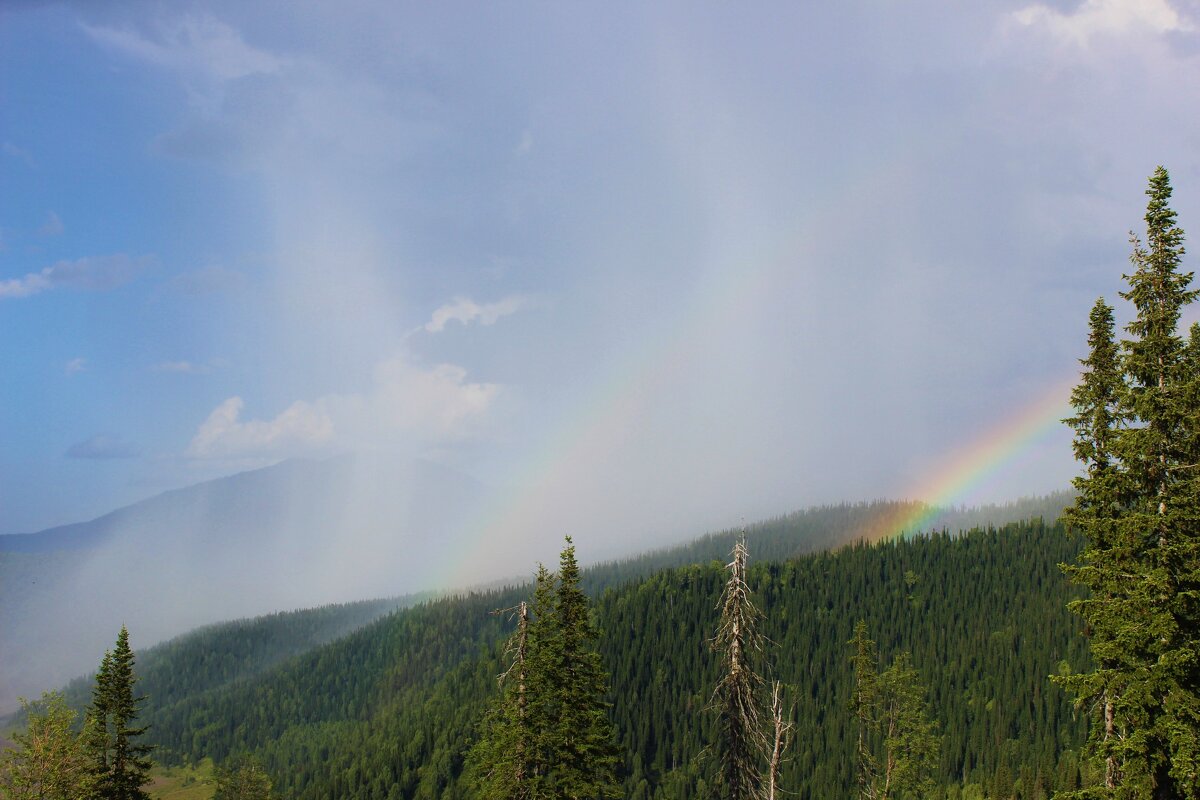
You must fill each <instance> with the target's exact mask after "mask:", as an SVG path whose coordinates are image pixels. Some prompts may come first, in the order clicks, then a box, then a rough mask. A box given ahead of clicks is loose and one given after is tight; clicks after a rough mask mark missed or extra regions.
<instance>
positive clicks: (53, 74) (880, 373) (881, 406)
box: [0, 0, 1200, 541]
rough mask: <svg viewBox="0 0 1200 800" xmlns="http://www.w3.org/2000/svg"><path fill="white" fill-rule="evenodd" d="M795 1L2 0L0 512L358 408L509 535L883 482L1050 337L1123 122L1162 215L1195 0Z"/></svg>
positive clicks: (1065, 366)
mask: <svg viewBox="0 0 1200 800" xmlns="http://www.w3.org/2000/svg"><path fill="white" fill-rule="evenodd" d="M809 5H812V4H762V5H758V6H755V7H753V8H746V7H738V8H734V7H732V6H728V5H722V4H692V3H689V4H653V5H652V6H647V5H643V4H611V3H606V4H597V5H594V6H590V7H589V6H583V5H580V4H569V5H561V4H482V3H480V4H457V3H437V4H396V3H383V2H379V3H374V2H351V3H341V4H336V7H334V5H333V4H327V3H303V2H302V3H273V2H265V3H254V4H246V3H240V2H228V3H224V2H211V3H149V2H146V3H142V2H126V3H120V2H118V3H106V4H97V3H85V2H79V3H70V2H46V3H37V2H25V3H16V4H8V5H6V7H5V9H4V10H2V11H0V108H2V111H3V113H0V185H2V186H3V188H4V191H3V192H0V365H3V369H4V372H5V380H4V384H3V385H4V389H3V395H2V397H0V532H23V531H31V530H37V529H40V528H43V527H47V526H50V525H53V524H60V523H64V522H70V521H76V520H80V519H85V518H89V517H91V516H95V515H97V514H100V513H103V512H105V511H108V510H111V509H112V508H115V507H117V506H119V505H122V504H125V503H128V502H132V501H134V500H137V499H140V498H143V497H146V496H149V495H152V494H154V493H157V492H160V491H163V490H165V489H169V488H173V487H177V486H181V485H185V484H188V483H192V482H195V481H198V480H203V479H206V478H211V477H215V476H219V475H223V474H228V473H231V472H235V471H238V470H242V469H246V468H251V467H255V466H261V465H265V464H269V463H272V462H273V461H277V460H279V459H282V458H287V457H292V456H313V457H321V456H326V455H332V454H336V453H341V452H347V451H361V450H378V451H387V452H389V453H390V452H400V453H405V454H411V455H414V456H420V457H423V458H429V459H433V460H437V461H440V462H443V463H446V464H448V465H450V466H453V467H455V468H456V469H459V470H461V471H463V472H465V473H467V474H469V475H472V476H474V477H476V478H478V479H480V480H481V481H482V482H483V483H484V484H485V485H486V486H488V487H491V490H492V491H493V492H494V493H495V495H496V496H495V498H494V499H493V503H492V505H493V508H494V509H495V514H494V515H493V516H491V517H489V518H487V519H485V520H481V522H480V524H487V525H495V526H496V527H497V530H498V531H501V532H502V531H505V530H507V531H508V532H510V533H513V535H517V532H519V531H522V530H524V531H550V530H553V531H555V535H558V533H561V532H562V531H563V530H571V531H574V532H576V533H577V534H578V535H585V534H586V532H587V531H589V530H591V531H610V532H611V531H613V530H621V531H623V532H624V533H623V534H622V535H624V536H626V537H628V538H629V539H630V541H644V540H645V537H647V536H652V535H660V534H661V535H667V534H678V533H680V532H689V531H692V532H694V530H695V529H696V527H697V526H701V527H707V526H709V525H716V524H725V523H729V522H733V521H736V520H738V519H740V518H742V517H746V518H754V517H757V516H760V515H764V514H773V513H780V512H783V511H787V510H789V509H792V508H796V507H801V506H804V505H807V504H810V503H817V502H830V501H839V500H855V499H863V498H873V497H880V496H903V495H904V494H905V492H906V490H908V489H909V488H910V487H913V486H917V485H921V484H922V476H923V475H927V474H930V473H933V472H936V471H937V469H938V468H939V465H940V464H942V463H944V462H945V461H946V460H947V459H949V458H951V457H952V456H953V455H954V454H955V453H956V452H961V451H962V450H963V449H964V448H969V447H970V445H971V442H972V441H975V440H976V439H978V438H979V437H980V436H982V435H983V434H985V433H986V432H987V431H989V430H991V429H992V428H994V427H995V426H996V425H997V424H998V423H999V422H1000V421H1002V420H1004V419H1006V418H1008V417H1011V416H1012V415H1013V414H1014V413H1016V412H1017V411H1018V410H1019V409H1020V408H1022V407H1024V406H1026V405H1028V404H1030V403H1033V402H1036V401H1037V400H1038V398H1040V397H1041V396H1042V394H1044V391H1045V389H1046V387H1049V386H1052V385H1054V384H1056V383H1061V381H1062V380H1063V378H1064V377H1066V376H1069V375H1070V374H1071V371H1072V370H1073V369H1074V368H1075V359H1077V358H1079V357H1080V356H1081V355H1082V348H1083V342H1084V336H1085V326H1086V316H1087V311H1088V309H1089V307H1090V306H1091V304H1092V302H1093V301H1094V300H1095V298H1096V297H1097V296H1098V295H1101V294H1103V295H1106V296H1107V297H1109V298H1110V300H1112V299H1115V294H1116V291H1117V290H1118V289H1119V288H1120V276H1121V273H1122V271H1124V270H1125V268H1126V264H1127V255H1128V250H1129V248H1128V244H1127V241H1126V240H1127V236H1128V231H1129V230H1130V229H1134V228H1137V227H1138V226H1139V225H1140V224H1141V215H1142V213H1143V209H1144V197H1143V195H1142V192H1143V189H1144V186H1145V179H1146V176H1148V175H1149V174H1150V172H1151V171H1152V170H1153V169H1154V167H1155V166H1156V165H1157V164H1159V163H1162V164H1165V165H1166V166H1167V167H1168V168H1169V169H1170V170H1171V173H1172V176H1173V180H1174V184H1175V187H1176V203H1175V206H1176V208H1177V210H1178V211H1179V212H1180V217H1181V222H1182V224H1183V226H1184V228H1185V229H1188V230H1194V229H1196V227H1197V225H1200V222H1198V221H1200V155H1198V154H1200V111H1197V109H1200V82H1197V81H1196V80H1195V78H1194V76H1195V75H1197V74H1200V63H1198V62H1200V33H1198V30H1200V29H1198V26H1200V5H1198V4H1197V3H1196V2H1192V1H1185V0H1141V1H1140V2H1135V0H1084V1H1083V2H1079V1H1078V0H1067V1H1065V2H1053V3H1049V2H1048V3H1033V2H1028V0H1018V1H1017V2H992V1H991V0H984V1H983V2H976V3H969V4H963V3H950V2H911V3H904V4H893V3H836V4H816V5H813V7H807V6H809ZM1193 316H1194V315H1193ZM1068 444H1069V440H1068V437H1067V436H1066V434H1065V433H1064V432H1062V431H1057V432H1050V433H1047V434H1046V435H1044V436H1042V437H1040V438H1037V439H1036V440H1032V441H1030V442H1029V443H1028V446H1027V447H1025V448H1024V449H1023V450H1022V451H1021V452H1020V453H1019V454H1018V458H1017V459H1016V460H1015V461H1014V462H1013V463H1012V464H1008V465H1000V468H998V469H997V471H996V473H995V474H994V475H992V476H989V480H986V481H983V482H982V483H981V484H980V487H981V488H979V489H978V494H977V495H976V496H972V497H964V498H962V499H963V500H964V501H973V500H996V499H1004V498H1007V497H1011V496H1015V495H1018V494H1025V493H1032V492H1041V491H1049V490H1052V489H1056V488H1060V487H1064V486H1065V485H1066V484H1067V482H1068V480H1069V478H1070V476H1071V475H1072V474H1073V473H1074V466H1073V464H1072V462H1071V459H1070V453H1069V447H1068ZM514 498H515V499H514ZM497 535H499V534H497Z"/></svg>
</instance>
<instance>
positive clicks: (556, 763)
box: [538, 536, 620, 800]
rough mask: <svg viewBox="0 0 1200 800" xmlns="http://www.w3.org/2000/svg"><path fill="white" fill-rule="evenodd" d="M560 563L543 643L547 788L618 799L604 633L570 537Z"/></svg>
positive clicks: (578, 799)
mask: <svg viewBox="0 0 1200 800" xmlns="http://www.w3.org/2000/svg"><path fill="white" fill-rule="evenodd" d="M566 542H567V546H566V547H565V548H563V551H562V554H561V555H560V557H559V565H558V576H557V577H558V582H557V583H558V585H557V587H556V592H555V602H554V611H553V615H552V617H551V624H550V625H549V626H548V627H543V628H541V630H542V632H544V633H545V634H546V635H545V637H544V638H543V640H542V641H541V642H540V643H539V645H538V646H539V647H541V648H542V655H543V656H545V657H546V661H547V663H548V664H549V666H550V667H551V669H550V671H549V674H548V676H547V677H548V679H549V686H550V691H549V699H550V703H549V711H550V715H549V716H550V719H549V722H550V723H551V724H549V725H548V726H547V727H546V734H547V738H548V749H549V751H550V753H551V757H550V773H549V776H548V781H547V783H548V785H549V787H550V789H551V792H550V796H551V797H556V798H564V800H566V799H567V798H570V799H571V800H583V798H603V797H618V796H620V791H619V788H618V785H617V773H616V769H617V760H618V759H617V746H616V730H615V729H614V728H613V725H612V722H611V721H610V720H609V718H608V708H609V704H608V702H607V701H606V700H605V695H606V694H607V693H608V674H607V672H605V670H604V666H603V664H601V662H600V654H599V653H598V652H597V651H596V640H597V638H598V637H599V632H598V631H597V630H596V627H595V625H594V624H593V623H592V618H591V606H590V604H589V602H588V599H587V596H586V595H585V594H584V593H583V590H582V589H581V588H580V586H579V564H578V563H577V561H576V559H575V545H574V544H573V543H572V541H571V537H569V536H568V537H567V539H566Z"/></svg>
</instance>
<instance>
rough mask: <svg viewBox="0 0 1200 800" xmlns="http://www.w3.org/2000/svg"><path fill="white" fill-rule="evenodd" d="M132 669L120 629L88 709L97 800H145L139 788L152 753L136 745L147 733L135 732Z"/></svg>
mask: <svg viewBox="0 0 1200 800" xmlns="http://www.w3.org/2000/svg"><path fill="white" fill-rule="evenodd" d="M133 665H134V656H133V650H131V649H130V647H129V631H128V630H126V629H125V626H124V625H122V626H121V632H120V633H119V634H118V635H117V642H116V645H115V646H114V647H113V649H112V650H110V651H108V652H106V653H105V654H104V659H103V660H102V661H101V662H100V670H99V671H98V672H97V673H96V686H95V689H94V690H93V692H92V705H91V708H90V709H89V710H88V719H89V723H90V724H91V725H92V726H93V727H92V730H93V733H92V735H91V743H90V744H91V749H92V753H93V758H92V761H93V764H95V766H96V770H97V785H96V796H97V797H98V798H100V799H101V800H149V795H148V794H147V793H146V791H145V789H144V788H143V787H144V786H145V785H146V784H147V783H149V781H150V775H149V773H150V759H149V758H147V756H148V755H149V753H150V751H151V750H152V749H153V748H152V747H151V746H149V745H145V744H141V743H139V742H138V741H137V740H138V737H140V736H141V735H142V734H143V733H145V731H146V729H145V728H135V727H133V722H134V720H135V719H136V718H137V715H138V710H139V709H138V706H139V705H140V704H141V703H142V702H143V701H144V700H145V698H144V697H137V696H135V695H134V684H135V683H136V682H137V678H136V677H135V676H134V673H133Z"/></svg>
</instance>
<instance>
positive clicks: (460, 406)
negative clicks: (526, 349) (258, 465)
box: [187, 356, 499, 458]
mask: <svg viewBox="0 0 1200 800" xmlns="http://www.w3.org/2000/svg"><path fill="white" fill-rule="evenodd" d="M466 378H467V374H466V370H464V369H462V368H461V367H458V366H455V365H452V364H439V365H437V366H435V367H433V368H432V369H423V368H421V367H418V366H415V365H413V364H412V363H411V362H410V361H409V360H408V359H407V358H405V357H403V356H401V357H396V358H392V359H388V360H386V361H383V362H381V363H380V364H378V365H377V366H376V368H375V371H374V380H373V386H372V388H371V390H370V391H368V392H364V393H355V394H330V395H326V396H324V397H320V398H318V399H317V400H315V401H312V402H309V401H305V400H299V401H297V402H295V403H293V404H292V405H291V406H289V407H288V408H287V409H286V410H284V411H283V412H282V413H280V414H279V415H278V416H276V417H275V418H274V419H270V420H245V421H244V420H242V419H241V412H242V408H243V405H244V404H243V401H242V399H241V398H240V397H231V398H229V399H228V400H226V401H225V402H223V403H221V404H220V405H219V406H217V408H216V409H214V410H213V412H212V413H211V414H209V416H208V419H206V420H205V421H204V423H203V424H201V425H200V428H199V429H198V430H197V431H196V435H195V436H194V437H193V438H192V441H191V444H190V445H189V446H188V448H187V455H188V456H190V457H193V458H282V457H287V456H294V455H302V454H313V453H323V452H329V451H330V450H334V449H343V448H350V449H370V448H374V447H379V446H389V445H415V446H420V445H426V444H436V443H444V442H447V441H454V440H457V439H461V438H464V437H466V436H469V435H470V433H471V431H472V425H473V424H474V423H475V422H476V421H477V420H478V419H479V418H480V417H482V415H483V414H484V413H485V412H486V411H487V410H488V408H489V407H490V406H491V404H492V401H493V400H494V398H495V396H496V394H497V393H498V391H499V386H497V385H496V384H489V383H469V382H467V379H466Z"/></svg>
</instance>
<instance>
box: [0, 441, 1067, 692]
mask: <svg viewBox="0 0 1200 800" xmlns="http://www.w3.org/2000/svg"><path fill="white" fill-rule="evenodd" d="M1069 499H1070V498H1069V495H1066V494H1062V495H1052V496H1049V497H1046V498H1035V499H1033V500H1028V501H1022V502H1020V503H1017V504H1010V505H1008V506H991V507H984V508H982V509H972V510H963V509H958V510H951V511H950V512H948V513H949V516H945V517H942V518H939V519H938V520H937V521H935V523H933V524H931V525H930V526H929V527H931V528H936V529H940V528H942V527H947V528H949V529H950V530H951V531H956V530H960V529H963V528H968V527H972V526H975V525H987V524H993V525H1001V524H1003V523H1006V522H1010V521H1013V520H1024V519H1029V518H1030V517H1036V516H1041V517H1043V518H1045V519H1046V521H1047V522H1049V521H1051V520H1052V519H1053V518H1055V517H1056V516H1057V511H1058V510H1059V509H1061V508H1062V506H1063V505H1065V504H1066V503H1067V502H1069ZM484 502H485V492H484V487H482V486H481V485H479V484H478V483H477V482H476V481H474V480H473V479H472V478H469V477H467V476H465V475H462V474H461V473H458V472H456V471H454V470H452V469H449V468H447V467H444V466H441V465H438V464H434V463H430V462H427V461H416V462H413V461H398V460H394V459H383V458H377V457H371V458H366V457H343V458H338V459H331V460H326V461H308V460H293V461H286V462H283V463H280V464H277V465H275V466H272V467H267V468H265V469H259V470H254V471H250V472H243V473H240V474H237V475H232V476H230V477H226V478H221V479H218V480H213V481H207V482H205V483H200V484H196V485H194V486H189V487H186V488H183V489H178V490H175V491H170V492H165V493H163V494H160V495H157V496H155V497H152V498H150V499H148V500H145V501H142V502H140V503H135V504H133V505H130V506H127V507H125V508H121V509H118V510H116V511H113V512H112V513H109V514H106V515H104V516H102V517H98V518H97V519H94V520H91V521H90V522H83V523H76V524H72V525H64V526H61V527H57V528H51V529H49V530H45V531H41V532H38V533H31V534H19V535H5V536H0V713H3V712H4V711H6V710H10V709H12V708H13V707H15V705H16V698H17V696H18V695H25V696H36V695H38V694H39V693H40V692H41V691H43V690H45V689H49V688H53V687H55V686H61V685H62V684H64V683H66V682H67V681H68V680H70V679H72V678H74V677H76V676H79V675H83V674H87V673H90V672H92V671H94V670H95V668H96V665H97V664H99V661H100V658H101V656H102V655H103V653H104V651H105V649H107V648H108V647H110V646H111V645H112V643H113V641H114V639H115V638H116V634H117V631H118V630H119V629H120V627H121V625H122V624H125V625H127V626H128V627H129V630H130V634H131V639H132V642H133V645H134V647H135V649H142V648H146V647H148V646H149V645H152V644H154V643H156V642H159V641H162V640H164V639H168V638H170V637H173V636H176V635H178V634H181V633H183V632H185V631H188V630H191V629H193V628H195V627H197V626H200V625H206V624H210V623H215V622H219V621H221V620H228V619H236V618H242V617H247V616H251V615H257V614H269V613H272V612H277V611H283V610H288V609H296V608H309V607H313V606H320V605H324V604H330V603H345V602H350V601H357V600H362V599H365V598H373V597H375V598H377V597H392V596H397V595H402V594H410V593H413V592H420V591H427V590H433V589H439V588H442V589H444V588H453V587H445V586H442V585H440V584H442V583H443V582H444V581H445V578H444V576H445V575H446V574H447V565H453V564H454V563H456V561H457V559H458V558H459V556H460V555H461V553H462V552H464V551H465V550H466V549H467V548H470V547H471V546H472V545H473V543H474V542H476V541H477V540H478V538H477V537H478V535H479V532H478V531H476V530H474V526H475V525H477V520H478V519H480V515H479V510H480V508H481V506H482V505H483V504H484ZM908 507H913V508H915V505H914V504H911V503H909V504H905V503H893V502H885V501H879V502H875V503H860V504H854V505H844V506H830V507H825V508H817V509H809V510H807V511H802V512H797V513H795V514H791V515H787V516H785V517H780V518H778V519H775V520H770V521H767V522H765V523H760V524H758V525H755V526H752V527H753V528H754V531H755V536H756V538H757V541H758V543H757V545H756V547H757V549H756V551H755V552H756V553H757V554H758V557H761V558H766V559H772V560H775V559H783V558H787V557H790V556H793V555H796V554H800V553H806V552H812V551H814V550H819V549H823V548H831V547H836V546H837V545H840V544H843V543H846V542H849V541H853V540H855V539H856V538H858V537H859V536H861V535H862V531H863V530H864V528H866V527H869V524H868V523H869V521H870V520H871V519H873V518H876V517H878V516H879V515H881V514H883V515H888V514H892V515H894V512H895V511H896V509H904V508H908ZM958 523H962V524H958ZM730 542H731V538H730V535H729V534H728V533H719V534H710V535H708V536H705V537H701V538H700V539H697V540H695V541H693V542H690V543H687V544H683V545H680V546H678V547H673V548H668V549H663V550H659V551H655V552H652V553H648V554H645V555H644V556H641V557H638V558H633V559H631V560H628V561H622V562H611V563H609V564H607V565H604V566H603V567H602V568H600V569H598V570H597V571H595V572H593V573H592V574H593V575H595V576H596V578H597V579H598V580H602V581H604V582H607V583H613V582H617V581H622V580H628V579H630V578H632V577H642V576H645V575H649V574H651V573H652V572H653V571H655V570H658V569H661V568H663V567H668V566H679V565H684V564H693V563H706V562H708V561H710V560H712V559H723V558H724V557H725V555H726V554H727V553H728V550H729V546H730ZM514 557H516V558H521V554H520V553H516V554H514ZM492 568H493V570H494V572H493V573H492V574H491V575H490V576H489V577H491V578H493V579H497V580H499V579H502V578H504V576H505V575H512V574H514V572H515V571H516V570H517V569H518V568H517V567H515V566H513V565H512V564H504V563H499V562H497V563H495V564H493V565H492ZM602 575H603V576H605V577H603V578H601V576H602Z"/></svg>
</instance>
